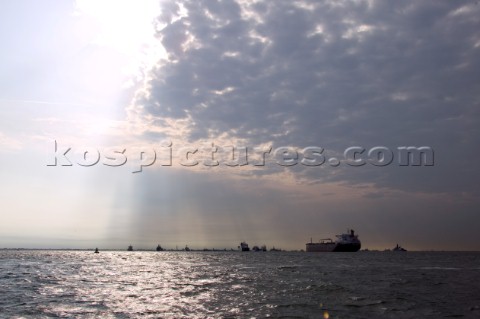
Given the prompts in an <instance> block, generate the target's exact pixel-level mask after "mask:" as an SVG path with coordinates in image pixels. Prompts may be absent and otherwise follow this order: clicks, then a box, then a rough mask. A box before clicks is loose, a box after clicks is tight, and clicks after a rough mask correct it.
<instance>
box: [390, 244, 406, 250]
mask: <svg viewBox="0 0 480 319" xmlns="http://www.w3.org/2000/svg"><path fill="white" fill-rule="evenodd" d="M392 251H407V250H406V249H405V248H403V247H402V246H400V245H399V244H397V246H395V248H393V249H392Z"/></svg>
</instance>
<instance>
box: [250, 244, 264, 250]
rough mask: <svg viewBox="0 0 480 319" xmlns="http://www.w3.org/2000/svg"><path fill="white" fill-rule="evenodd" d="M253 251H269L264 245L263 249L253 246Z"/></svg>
mask: <svg viewBox="0 0 480 319" xmlns="http://www.w3.org/2000/svg"><path fill="white" fill-rule="evenodd" d="M252 250H253V251H267V246H265V245H263V246H261V247H258V246H253V248H252Z"/></svg>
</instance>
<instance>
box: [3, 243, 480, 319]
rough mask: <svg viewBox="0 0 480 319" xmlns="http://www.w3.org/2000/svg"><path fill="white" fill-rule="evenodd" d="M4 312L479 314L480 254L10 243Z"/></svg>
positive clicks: (187, 315)
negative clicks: (45, 247) (22, 247)
mask: <svg viewBox="0 0 480 319" xmlns="http://www.w3.org/2000/svg"><path fill="white" fill-rule="evenodd" d="M0 257H1V262H0V292H1V294H0V314H2V315H0V317H2V316H6V317H26V318H28V317H31V318H37V317H38V316H44V317H78V318H98V317H102V318H139V317H142V318H159V317H162V318H179V317H185V318H192V317H193V318H195V317H197V318H209V317H211V318H219V317H221V318H223V317H232V318H236V317H249V318H250V317H269V316H271V317H279V316H297V317H307V318H308V317H313V318H358V317H365V318H367V317H368V318H419V317H424V318H428V317H431V318H437V317H443V316H464V317H467V318H468V317H472V318H478V317H480V286H479V285H478V284H477V283H478V282H480V254H478V253H410V252H409V253H407V254H395V253H374V252H369V253H366V252H359V253H338V254H335V253H331V254H328V253H327V254H321V253H320V254H315V253H287V252H267V253H264V252H262V253H254V252H248V253H247V252H246V253H241V252H101V253H100V254H94V253H93V252H79V251H1V252H0Z"/></svg>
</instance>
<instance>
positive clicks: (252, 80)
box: [136, 1, 480, 192]
mask: <svg viewBox="0 0 480 319" xmlns="http://www.w3.org/2000/svg"><path fill="white" fill-rule="evenodd" d="M178 3H180V4H172V3H170V4H169V5H168V7H165V8H164V12H163V13H162V16H161V17H159V18H158V24H159V26H163V25H165V27H164V28H163V29H161V30H160V31H159V32H158V37H159V40H160V41H161V42H162V44H163V45H164V47H165V48H166V50H167V52H168V53H169V58H170V61H171V62H170V63H159V64H158V66H157V67H156V69H154V70H153V71H152V74H151V79H150V81H149V82H148V83H147V87H146V92H147V93H148V94H143V95H142V94H140V95H139V96H138V98H137V100H136V106H137V107H138V108H139V109H140V110H141V111H140V114H141V115H142V116H153V117H154V118H157V119H158V120H159V122H160V123H163V121H162V119H164V118H172V119H187V118H188V119H190V120H191V121H190V123H191V127H190V131H189V135H188V136H185V139H186V140H189V141H190V142H192V141H193V142H194V141H196V140H199V139H211V140H215V139H216V138H217V137H218V136H220V135H221V134H227V135H228V136H229V137H231V138H239V139H245V140H247V141H248V142H249V143H250V145H258V144H261V143H265V142H271V143H272V144H273V145H276V146H281V145H295V146H298V147H299V148H303V147H305V146H309V145H315V146H321V147H324V148H325V149H327V150H329V151H331V152H332V153H340V154H341V153H342V152H343V150H344V149H345V148H347V147H349V146H355V145H361V146H364V147H366V148H369V147H373V146H377V145H385V146H388V147H391V148H392V149H393V150H395V148H396V147H397V146H410V145H412V146H423V145H427V146H431V147H433V149H434V150H435V156H436V158H435V166H434V167H430V168H428V167H419V168H412V167H396V166H394V165H393V166H389V167H382V168H378V167H361V168H349V167H343V166H342V167H339V168H330V167H327V168H326V169H317V168H314V169H312V168H305V167H295V168H294V169H293V171H295V172H297V174H298V176H301V177H304V178H307V179H312V180H319V181H329V182H331V181H334V182H343V183H345V184H362V183H370V184H374V185H378V186H380V187H386V188H395V189H402V190H409V191H417V190H419V191H430V192H447V191H458V192H463V191H479V183H478V180H479V177H480V176H479V173H478V169H476V167H475V162H474V159H475V158H478V147H477V146H478V145H479V144H480V143H479V142H480V132H479V115H480V114H479V108H478V107H479V102H480V96H479V93H478V92H480V81H479V76H478V74H480V73H479V71H480V59H478V55H479V50H480V37H479V36H478V31H477V30H478V27H479V25H480V23H479V22H480V21H479V20H480V18H479V17H480V15H479V13H480V8H479V6H478V5H476V4H475V3H471V2H452V1H426V2H415V1H404V2H380V1H379V2H376V1H370V2H367V1H352V2H328V1H322V2H317V1H306V2H301V1H271V2H258V3H257V2H251V3H250V2H245V3H243V2H239V3H236V2H234V1H179V2H178ZM182 8H184V9H186V11H187V12H188V16H186V17H182V18H180V19H177V18H175V17H176V16H178V15H179V12H181V11H182ZM141 107H143V109H141Z"/></svg>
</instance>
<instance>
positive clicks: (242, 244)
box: [239, 241, 250, 251]
mask: <svg viewBox="0 0 480 319" xmlns="http://www.w3.org/2000/svg"><path fill="white" fill-rule="evenodd" d="M239 248H240V250H241V251H250V248H249V247H248V244H247V243H246V242H244V241H242V242H241V243H240V246H239Z"/></svg>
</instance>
